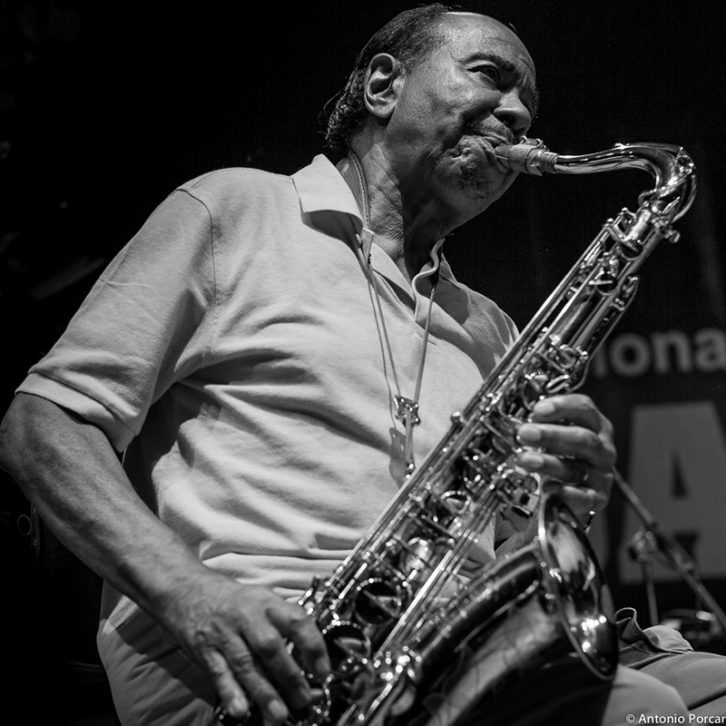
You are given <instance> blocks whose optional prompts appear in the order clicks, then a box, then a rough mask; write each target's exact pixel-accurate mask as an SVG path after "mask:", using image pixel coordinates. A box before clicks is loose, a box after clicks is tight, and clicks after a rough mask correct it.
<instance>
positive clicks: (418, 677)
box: [290, 139, 696, 726]
mask: <svg viewBox="0 0 726 726" xmlns="http://www.w3.org/2000/svg"><path fill="white" fill-rule="evenodd" d="M496 155H497V158H498V159H499V161H500V163H501V164H503V165H504V166H505V167H508V168H510V169H513V170H517V171H522V172H525V173H528V174H535V175H540V174H542V173H555V174H591V173H599V172H606V171H611V170H615V169H641V170H645V171H647V172H649V173H650V174H651V176H652V177H653V179H654V182H655V183H654V186H653V188H652V189H649V190H648V191H644V192H643V193H642V194H641V195H640V196H639V198H638V207H637V209H636V210H635V212H631V211H629V210H627V209H623V210H622V211H621V212H620V214H618V216H617V217H616V218H614V219H610V220H608V221H607V222H606V223H605V225H604V226H603V227H602V229H601V230H600V232H599V233H598V234H597V236H596V237H595V239H594V240H593V241H592V242H591V243H590V245H589V246H588V247H587V248H586V249H585V251H584V252H583V253H582V255H581V256H580V258H579V259H578V260H577V262H576V263H575V265H574V266H573V267H572V268H571V270H570V271H569V272H568V273H567V275H566V276H565V278H564V279H563V280H562V281H561V282H560V284H559V285H558V286H557V288H556V289H555V290H554V291H553V292H552V294H551V295H550V297H549V298H548V299H547V300H546V302H545V303H544V304H543V305H542V307H541V308H540V310H539V311H538V312H537V313H536V314H535V316H534V317H533V318H532V320H531V321H530V322H529V324H528V325H527V326H526V328H525V329H524V330H523V332H522V334H521V336H520V337H519V339H518V340H517V341H516V342H515V344H514V345H513V346H512V348H511V349H510V350H509V351H508V352H507V354H506V355H505V356H504V358H503V359H502V360H501V361H500V363H499V364H498V365H497V366H496V368H495V369H494V370H493V371H492V373H491V374H490V375H489V377H488V378H487V379H486V381H485V382H484V383H483V385H482V386H481V388H480V389H479V390H478V391H477V392H476V395H475V396H474V397H473V398H472V399H471V401H470V402H469V403H468V405H467V406H466V408H465V409H464V410H463V411H461V412H458V413H455V414H453V415H452V417H451V426H450V428H449V430H448V432H447V433H446V435H445V436H444V437H443V439H442V440H441V442H440V443H439V444H438V446H437V447H436V448H435V449H434V450H433V451H432V452H431V454H430V455H429V456H428V458H427V459H426V460H425V461H424V462H423V463H422V464H421V466H420V467H419V468H418V469H417V470H416V471H414V472H413V473H412V474H411V475H410V476H409V478H408V479H407V481H406V482H405V484H404V485H403V486H402V488H401V489H400V491H399V493H398V494H397V496H396V497H395V499H394V500H393V501H392V502H391V503H390V504H389V506H388V507H387V508H386V509H385V511H384V512H383V513H382V514H381V516H380V517H379V519H378V520H377V522H376V523H375V524H374V525H373V527H372V528H371V529H370V531H369V532H368V533H367V534H366V535H365V537H364V538H363V539H362V540H361V541H360V542H359V543H358V545H357V546H356V548H355V549H354V550H353V552H352V553H351V554H350V555H349V556H348V557H347V559H346V560H345V561H344V562H343V563H342V564H341V565H340V566H339V567H338V568H337V569H336V570H335V572H334V573H333V574H332V575H331V576H330V578H328V579H327V580H325V581H316V582H314V583H313V584H312V586H311V587H310V589H309V590H308V592H307V593H306V594H305V595H304V596H303V598H302V599H301V600H300V604H301V605H302V606H303V607H304V608H305V609H306V610H307V611H308V612H309V613H310V614H311V615H312V616H313V617H314V619H315V620H316V622H317V624H318V627H319V628H320V630H321V632H322V633H323V636H324V638H325V642H326V644H327V647H328V652H329V655H330V660H331V665H332V673H331V675H330V676H329V677H328V678H327V679H326V681H325V682H324V683H319V682H316V681H315V680H314V679H313V678H312V677H310V685H311V688H312V689H313V692H314V693H315V695H316V698H315V701H314V703H313V705H312V707H310V708H309V709H308V710H307V711H306V712H305V713H297V714H294V715H293V716H292V717H291V719H290V721H291V723H295V724H297V725H298V726H329V725H332V724H335V725H336V726H352V725H353V724H357V725H363V724H375V725H376V726H378V724H386V725H388V724H396V725H398V724H406V725H408V724H413V723H415V724H422V725H423V724H428V725H429V726H431V725H432V724H434V723H435V724H436V725H437V726H443V725H448V724H457V723H458V722H459V721H460V720H461V719H462V718H463V717H465V716H466V715H467V713H470V710H471V708H473V707H474V706H475V705H476V704H477V703H479V702H481V700H482V699H483V698H486V697H488V695H489V694H490V693H491V692H492V690H493V689H494V688H495V687H497V686H499V685H501V684H502V683H504V682H505V681H506V680H507V679H509V678H511V677H513V675H515V674H516V673H517V672H520V671H522V670H524V669H527V668H529V667H532V666H533V665H535V664H537V663H541V662H543V661H545V660H546V659H548V658H550V657H552V654H553V653H557V652H561V651H562V648H563V647H564V648H565V651H574V652H575V653H576V654H577V655H579V657H580V659H581V660H582V662H583V664H584V666H585V667H587V668H588V669H589V670H590V671H592V673H593V674H595V675H596V676H597V677H599V678H601V679H610V678H612V676H613V674H614V671H615V668H616V665H617V639H616V633H615V628H614V624H613V622H612V620H611V617H610V615H609V613H608V612H606V611H607V604H606V602H605V600H604V598H603V586H604V582H603V578H602V574H601V571H600V568H599V565H598V563H597V560H596V558H595V555H594V553H593V551H592V549H591V547H590V545H589V542H588V540H587V537H586V535H585V533H584V532H583V531H582V528H581V526H580V525H579V523H578V521H577V519H576V518H575V517H574V516H573V514H572V513H571V512H570V511H569V509H568V508H567V507H566V506H565V505H564V504H563V503H562V502H561V501H560V500H559V499H558V495H557V489H558V486H557V483H553V482H548V481H542V480H541V478H540V477H539V476H538V475H536V474H533V473H531V472H529V471H527V470H525V469H523V468H521V467H520V466H519V465H518V464H517V454H518V452H519V451H520V450H521V448H520V444H519V442H518V441H517V438H516V431H517V428H518V426H519V425H520V424H521V423H522V422H524V421H526V420H527V419H528V417H529V416H530V413H531V411H532V408H533V407H534V405H535V404H536V403H537V401H539V400H540V399H541V398H543V397H546V396H550V395H553V394H558V393H566V392H570V391H572V390H575V389H576V388H577V387H578V386H580V385H581V384H582V382H583V380H584V378H585V375H586V372H587V368H588V363H589V361H590V359H591V357H592V355H593V353H594V352H595V350H596V349H597V348H598V346H599V345H600V344H601V343H602V342H603V340H604V339H605V338H606V336H607V335H608V333H609V332H610V331H611V330H612V328H613V327H614V325H615V324H616V323H617V322H618V320H619V319H620V317H621V316H622V314H623V313H624V311H625V310H626V308H627V307H628V305H629V304H630V303H631V301H632V300H633V298H634V296H635V293H636V290H637V286H638V277H637V275H636V273H637V272H638V270H639V268H640V267H641V265H642V264H643V262H644V261H645V259H646V258H647V257H648V256H649V255H650V254H651V252H652V251H653V249H654V248H655V246H656V245H657V244H658V243H659V242H660V241H661V240H662V239H666V240H668V241H670V242H675V241H676V240H677V238H678V232H676V231H675V230H674V229H673V226H672V225H673V223H674V222H675V221H676V220H678V219H679V218H680V217H681V216H682V215H683V214H684V213H685V212H686V211H687V210H688V208H689V207H690V205H691V203H692V201H693V198H694V195H695V190H696V181H695V174H694V165H693V162H692V161H691V159H690V157H689V156H688V155H687V154H686V152H685V151H684V150H683V149H682V148H680V147H678V146H671V145H666V144H652V143H641V144H617V145H616V146H613V147H612V148H610V149H607V150H604V151H599V152H596V153H592V154H584V155H578V156H563V155H558V154H555V153H553V152H551V151H549V150H548V149H547V148H546V147H545V146H543V145H542V143H541V142H538V141H530V140H528V139H525V140H524V141H523V142H521V143H518V144H516V145H512V146H499V147H497V149H496ZM510 509H513V510H515V511H517V512H519V513H521V514H524V515H526V516H534V517H536V518H537V536H536V537H535V538H534V539H533V541H532V542H531V544H529V545H527V546H526V547H524V548H523V549H520V550H517V551H515V552H513V553H511V554H510V555H506V556H504V557H502V558H497V559H496V560H494V561H493V562H492V563H490V564H489V565H487V566H485V567H484V568H483V569H481V570H480V571H478V572H477V574H476V575H475V576H471V575H470V574H469V570H470V568H469V567H467V562H468V560H467V554H468V553H469V551H470V549H471V547H472V545H473V543H475V542H476V541H477V538H478V537H479V535H480V533H481V532H483V531H484V529H485V528H487V527H489V526H490V525H492V523H493V521H494V518H495V517H496V516H497V514H498V513H502V512H505V511H506V510H510ZM436 692H442V693H445V694H446V698H444V699H438V701H437V700H436V699H432V698H431V694H432V693H436Z"/></svg>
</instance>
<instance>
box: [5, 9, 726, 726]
mask: <svg viewBox="0 0 726 726" xmlns="http://www.w3.org/2000/svg"><path fill="white" fill-rule="evenodd" d="M536 104H537V90H536V85H535V69H534V63H533V61H532V59H531V57H530V55H529V53H528V52H527V50H526V48H525V47H524V45H523V44H522V42H521V40H520V39H519V38H518V37H517V36H516V35H515V34H514V33H513V32H512V31H511V30H510V29H509V28H508V27H507V26H505V25H503V24H501V23H499V22H498V21H496V20H494V19H492V18H488V17H485V16H482V15H478V14H474V13H468V12H454V11H451V10H449V9H448V8H446V7H444V6H441V5H430V6H426V7H423V8H418V9H415V10H411V11H407V12H406V13H403V14H401V15H399V16H397V17H396V18H394V19H393V20H392V21H391V22H389V23H388V24H387V25H386V26H384V27H383V28H382V29H381V30H379V31H378V32H377V33H376V34H375V35H374V36H373V38H372V39H371V41H370V42H369V43H368V44H367V45H366V47H365V48H364V49H363V51H362V53H361V55H360V56H359V58H358V60H357V63H356V67H355V69H354V71H353V73H352V74H351V77H350V80H349V82H348V84H347V86H346V88H345V89H344V91H343V92H342V94H341V95H340V96H339V98H338V99H337V102H336V104H335V106H334V108H333V109H332V112H331V114H330V119H329V123H328V131H327V139H326V140H327V144H328V151H329V154H330V159H332V161H331V160H330V159H328V158H326V157H325V156H322V155H321V156H317V157H316V158H315V159H314V160H313V161H312V163H311V164H310V165H309V166H307V167H305V168H303V169H301V170H300V171H298V172H297V173H296V174H294V175H292V176H291V177H286V176H280V175H273V174H268V173H266V172H262V171H258V170H251V169H228V170H222V171H216V172H211V173H209V174H207V175H204V176H202V177H200V178H198V179H195V180H192V181H190V182H188V183H186V184H183V185H181V186H180V187H179V188H178V189H176V190H174V191H173V192H172V193H171V194H170V195H169V197H167V198H166V199H165V200H164V201H163V202H162V203H161V204H160V206H159V207H158V208H157V209H156V210H155V211H154V212H153V213H152V215H151V216H150V217H149V219H148V220H147V222H146V223H145V224H144V226H143V227H142V229H141V230H140V231H139V232H138V234H137V235H136V236H135V237H134V238H133V239H132V240H131V242H130V243H129V244H128V245H127V246H126V247H125V248H124V250H123V251H121V252H120V253H119V255H118V256H117V258H116V259H115V260H114V261H113V262H112V263H111V265H110V266H109V267H108V268H107V270H106V271H105V272H104V273H103V274H102V275H101V278H100V279H99V281H98V283H97V284H96V286H95V287H94V289H93V290H92V292H91V293H90V295H89V296H88V298H87V299H86V301H85V302H84V303H83V305H82V306H81V308H80V310H79V311H78V313H77V314H76V316H75V317H74V318H73V320H72V321H71V323H70V325H69V327H68V329H67V330H66V332H65V333H64V335H63V336H62V337H61V339H60V340H59V341H58V343H57V344H56V346H55V347H54V348H53V349H52V350H51V351H50V352H49V353H48V355H47V356H46V357H45V358H43V360H41V361H40V362H39V363H38V364H37V365H36V366H34V367H33V368H32V369H31V371H30V373H29V375H28V377H27V379H26V380H25V381H24V382H23V383H22V384H21V385H20V387H19V389H18V395H17V397H16V399H15V401H14V402H13V404H12V406H11V408H10V410H9V411H8V413H7V415H6V417H5V420H4V423H3V436H2V459H3V462H4V466H5V467H6V468H7V470H8V471H9V472H10V473H11V474H12V475H13V477H14V478H15V479H16V480H17V481H18V482H19V483H20V484H21V486H22V487H23V489H24V491H25V492H26V494H27V496H28V498H29V499H30V500H31V501H32V502H33V504H34V505H35V506H36V507H37V508H38V511H39V512H40V514H41V516H42V517H43V519H44V521H45V522H46V523H47V525H48V526H49V527H50V528H51V529H52V530H53V532H55V533H56V535H57V536H58V537H59V538H60V540H61V541H62V542H63V543H64V544H65V545H67V546H68V547H69V548H70V550H71V551H73V552H74V553H75V554H77V555H78V556H79V557H80V558H81V559H82V560H83V561H84V562H85V563H86V564H87V565H89V566H90V567H91V568H92V569H93V570H94V571H96V572H97V573H98V574H99V575H100V576H102V577H103V578H104V580H105V583H106V585H105V590H104V598H103V604H102V619H101V624H100V628H99V635H98V644H99V651H100V654H101V657H102V661H103V663H104V666H105V668H106V671H107V673H108V676H109V680H110V683H111V687H112V691H113V696H114V702H115V705H116V708H117V710H118V714H119V717H120V719H121V722H122V723H123V724H134V726H145V725H151V724H159V725H160V724H164V725H169V724H180V725H181V724H185V725H189V724H194V725H199V726H202V725H205V726H206V725H207V724H209V723H212V722H213V719H214V715H213V714H214V711H215V707H216V706H217V705H219V706H221V707H222V709H223V710H224V711H225V712H226V713H227V714H229V716H231V717H234V718H240V717H242V716H243V715H244V714H245V713H246V712H248V711H249V710H250V709H251V708H252V707H253V706H254V707H256V708H258V709H259V710H260V711H261V712H262V714H263V716H264V718H265V720H266V722H267V723H275V724H279V723H282V722H284V721H285V719H286V718H287V717H288V715H289V714H290V712H291V711H294V710H298V709H302V708H305V707H306V706H307V705H308V704H309V702H310V700H311V698H312V695H311V693H310V688H309V686H308V683H307V681H306V679H305V678H304V676H303V672H304V671H305V672H308V673H312V674H315V675H316V676H318V677H319V678H325V676H326V675H327V674H328V672H329V668H330V664H329V659H328V655H327V653H326V648H325V644H324V642H323V639H322V637H321V634H320V633H319V632H318V629H317V628H316V625H315V623H314V621H313V620H312V619H311V618H310V617H309V616H308V615H307V614H306V612H305V611H304V610H302V609H301V608H300V607H299V606H298V605H296V604H295V601H296V600H297V598H298V597H299V596H300V594H301V592H302V591H304V590H305V589H306V588H307V586H308V585H309V583H310V582H311V580H312V578H313V577H314V576H316V577H325V576H327V575H328V574H329V573H330V572H331V571H332V570H333V569H334V567H335V566H336V565H337V564H338V563H339V562H340V561H341V560H342V559H343V558H344V557H345V556H346V554H347V553H348V552H349V551H350V549H351V548H352V547H354V545H355V543H356V542H357V541H358V540H359V539H360V538H361V536H362V535H363V534H364V532H365V531H366V529H367V527H368V526H369V525H370V523H371V522H372V521H373V520H374V519H375V517H376V516H377V515H378V513H379V512H380V510H381V509H382V508H383V507H384V506H385V503H386V502H387V501H389V500H390V499H391V498H392V497H393V496H394V495H395V493H396V490H397V488H398V487H399V486H400V484H401V482H402V481H403V480H404V479H405V477H406V475H407V473H409V472H410V471H411V470H412V469H414V468H415V466H416V465H417V463H419V462H421V461H422V460H423V459H424V458H425V456H426V454H427V452H428V451H429V450H430V449H431V448H432V447H434V446H435V445H436V444H437V442H438V441H439V439H440V438H441V437H442V435H443V434H444V432H445V430H446V427H447V425H448V417H449V415H450V414H451V413H452V412H453V411H455V410H457V409H459V408H460V407H461V406H463V405H464V404H465V403H466V401H467V400H468V399H469V397H470V396H471V395H472V393H473V392H474V391H475V390H476V389H477V387H478V386H479V385H480V383H481V381H482V379H483V378H484V377H485V376H486V375H487V374H488V372H489V371H490V370H491V369H492V368H493V366H494V365H495V364H496V362H497V361H498V360H499V359H500V358H501V357H502V355H503V354H504V353H505V351H506V350H507V349H508V348H509V347H510V346H511V345H512V343H513V341H514V340H515V337H516V331H515V328H514V325H513V324H512V322H511V320H510V319H509V317H508V316H507V315H506V314H505V313H503V312H502V311H501V310H500V309H499V308H498V307H497V306H496V305H495V304H494V303H493V302H492V301H490V300H489V299H487V298H486V297H484V296H483V295H481V294H479V293H477V292H474V291H472V290H470V289H469V288H467V287H466V286H464V285H462V284H461V283H459V282H458V281H457V280H456V278H455V277H454V275H453V272H452V271H451V269H450V267H449V266H448V264H447V262H446V260H445V258H444V257H443V255H442V252H441V246H442V243H443V240H444V239H445V238H446V236H447V235H448V234H449V233H450V232H451V231H452V230H454V229H456V228H457V227H459V226H461V225H462V224H463V223H465V222H466V221H467V220H469V219H471V218H472V217H474V216H476V215H479V214H481V213H482V212H484V211H485V210H486V209H487V208H488V207H489V205H491V204H492V203H493V202H494V201H496V200H497V199H498V198H499V197H500V196H501V195H502V194H504V192H505V191H506V190H507V189H508V188H509V187H510V186H511V184H512V183H513V181H514V179H515V177H516V174H515V173H514V172H511V171H509V170H507V169H506V168H504V167H503V166H502V165H501V164H500V163H499V162H498V161H497V159H496V155H495V148H496V147H497V146H498V145H501V144H512V143H514V142H515V141H517V140H518V139H519V138H520V137H521V136H523V135H524V134H526V132H527V131H528V129H529V128H530V125H531V123H532V119H533V117H534V114H535V112H536ZM333 161H334V162H335V163H333ZM518 438H519V441H520V442H521V444H522V452H521V455H520V464H521V466H523V467H524V468H526V469H527V470H529V471H532V472H536V473H537V474H540V475H542V476H543V477H547V478H551V479H553V480H559V481H562V482H568V483H569V484H568V485H567V486H565V487H564V493H563V496H564V497H565V499H566V500H567V502H568V503H569V504H570V506H571V508H572V510H573V512H574V513H575V515H576V516H577V517H578V518H579V519H580V521H581V522H582V523H583V524H584V523H586V522H587V521H588V520H589V518H590V517H591V515H592V514H593V513H596V512H598V511H600V510H601V509H602V508H603V507H604V506H605V504H606V502H607V499H608V496H609V491H610V485H611V471H612V468H613V466H614V463H615V450H614V446H613V436H612V427H611V425H610V423H609V422H608V421H607V419H606V418H605V417H604V416H603V415H602V414H601V413H600V412H599V410H598V409H597V407H596V406H595V405H594V403H593V402H592V401H591V400H590V399H589V398H588V397H586V396H584V395H580V394H566V395H559V396H553V397H548V398H545V399H543V400H541V401H540V402H539V403H538V404H537V405H536V406H535V408H534V410H533V414H532V417H531V420H530V421H528V422H525V423H523V424H522V425H521V426H520V428H519V429H518ZM119 454H123V463H120V461H119ZM530 530H531V526H530V525H528V524H527V523H526V522H525V523H518V522H516V521H515V520H514V519H511V520H508V521H506V522H505V521H502V522H499V523H498V528H497V530H496V531H495V529H494V528H493V527H490V528H488V529H487V531H485V532H484V533H483V534H482V536H481V538H480V540H479V543H478V547H477V551H476V552H475V553H474V555H473V556H474V557H475V558H476V557H478V558H479V559H480V560H481V561H482V562H485V561H487V560H488V559H491V558H492V557H494V556H495V546H499V545H500V544H501V542H502V540H506V541H504V542H503V544H501V551H504V550H511V549H514V548H516V547H518V546H520V545H521V544H523V543H525V542H526V541H527V540H528V539H529V538H530V537H531V534H532V533H531V531H530ZM674 642H675V650H679V649H680V650H681V651H684V650H687V648H688V646H687V645H683V644H682V643H681V641H679V640H678V639H677V638H676V639H675V641H674ZM289 644H292V646H294V653H295V655H294V656H293V654H292V653H293V651H291V649H290V648H289V647H288V645H289ZM665 652H666V650H664V651H663V653H665ZM686 655H688V654H687V653H682V654H681V655H678V656H673V657H678V658H681V657H684V656H686ZM668 657H671V656H670V655H669V656H668ZM662 660H663V658H661V659H660V660H659V662H662ZM699 667H700V666H699ZM707 669H708V672H709V673H710V674H711V677H712V678H713V677H716V678H717V679H718V683H719V684H720V686H721V687H722V688H723V687H724V684H725V683H726V668H725V667H724V665H723V663H722V662H721V659H716V658H714V659H713V660H709V661H708V664H707ZM700 672H701V671H699V673H700ZM558 673H559V672H558ZM714 674H715V676H714ZM558 678H559V685H560V688H558V690H557V692H553V690H552V689H553V688H554V685H553V681H552V680H547V679H546V678H543V679H542V683H543V684H544V685H543V686H542V687H541V688H539V687H538V686H537V685H535V686H534V687H533V688H532V689H531V693H530V695H529V696H528V699H530V703H529V704H528V706H527V713H523V712H522V710H521V709H520V708H519V706H520V704H515V703H513V702H512V699H505V700H504V701H503V702H502V703H501V704H500V706H497V709H495V711H496V712H494V713H488V715H487V718H488V719H489V720H487V723H491V724H495V723H496V724H499V723H509V724H513V723H554V722H555V720H557V722H558V723H569V722H570V721H568V720H567V719H568V718H570V719H571V720H572V719H574V720H572V723H578V724H582V723H593V724H600V723H602V724H612V725H613V726H614V725H615V724H622V723H624V722H625V721H624V719H625V714H626V713H638V712H643V713H654V714H661V713H662V714H680V715H683V716H685V715H686V714H687V712H688V711H687V704H686V703H684V699H686V700H688V699H691V695H690V694H689V693H686V692H685V691H684V692H683V694H682V695H679V693H678V692H677V691H676V690H675V689H674V688H673V687H672V686H670V685H666V683H665V682H663V681H662V680H658V679H656V678H654V677H652V676H650V675H648V674H647V673H646V672H645V671H644V670H633V669H629V668H622V667H621V668H619V669H618V672H617V675H616V677H615V680H614V681H613V682H612V683H602V682H597V683H595V682H591V681H589V680H587V679H586V678H582V679H580V680H578V678H579V676H578V677H575V676H573V680H572V681H567V680H565V681H563V680H562V677H561V675H558ZM534 680H535V681H537V678H536V677H535V678H534ZM575 682H577V683H578V688H577V689H574V690H573V689H571V687H570V686H569V685H568V684H569V683H575ZM563 685H564V686H565V687H564V688H562V686H563ZM674 685H678V684H674ZM722 693H723V691H722ZM707 700H708V699H707V698H701V703H704V702H705V701H707ZM714 703H715V701H714ZM689 705H690V703H689ZM713 708H714V709H717V708H719V706H713ZM721 708H724V707H723V706H721ZM499 709H500V710H499ZM712 712H713V713H721V712H726V711H717V710H714V711H712ZM573 714H574V715H573ZM528 719H529V720H528Z"/></svg>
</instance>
